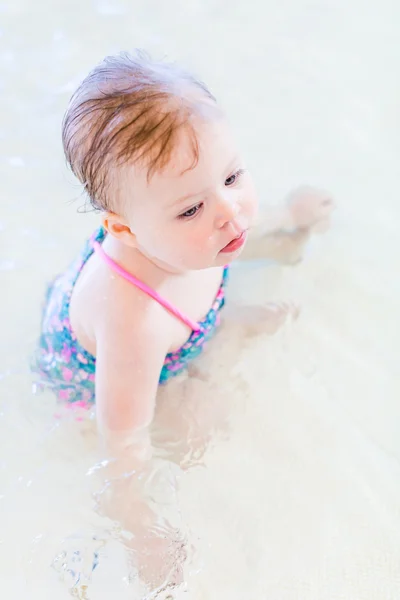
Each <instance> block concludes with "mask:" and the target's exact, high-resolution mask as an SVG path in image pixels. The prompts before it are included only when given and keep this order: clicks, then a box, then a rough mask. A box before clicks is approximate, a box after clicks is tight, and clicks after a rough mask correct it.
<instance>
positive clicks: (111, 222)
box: [102, 212, 136, 248]
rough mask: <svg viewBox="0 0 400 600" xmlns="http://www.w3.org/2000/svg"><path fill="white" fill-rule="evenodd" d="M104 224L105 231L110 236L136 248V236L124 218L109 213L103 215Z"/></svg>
mask: <svg viewBox="0 0 400 600" xmlns="http://www.w3.org/2000/svg"><path fill="white" fill-rule="evenodd" d="M102 223H103V227H104V229H106V231H107V232H108V233H109V234H110V235H112V236H113V237H115V238H116V239H117V240H119V241H120V242H122V243H123V244H126V245H127V246H131V247H132V248H136V235H135V234H134V233H133V232H132V230H131V228H130V227H129V225H127V223H126V222H125V220H124V219H123V217H121V216H120V215H117V214H116V213H112V212H107V213H104V214H103V218H102Z"/></svg>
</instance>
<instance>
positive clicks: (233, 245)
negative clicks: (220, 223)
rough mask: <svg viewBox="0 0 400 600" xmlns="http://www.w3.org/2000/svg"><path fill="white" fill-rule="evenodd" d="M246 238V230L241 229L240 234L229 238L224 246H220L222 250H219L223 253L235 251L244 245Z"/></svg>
mask: <svg viewBox="0 0 400 600" xmlns="http://www.w3.org/2000/svg"><path fill="white" fill-rule="evenodd" d="M246 239H247V231H242V233H241V234H240V235H238V236H236V237H235V238H233V240H231V241H230V242H229V244H227V245H226V246H225V247H224V248H222V250H220V252H222V253H224V254H229V253H231V252H236V251H237V250H239V249H240V248H241V247H242V246H244V244H245V242H246Z"/></svg>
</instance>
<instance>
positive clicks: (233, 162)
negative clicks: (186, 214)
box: [171, 155, 239, 206]
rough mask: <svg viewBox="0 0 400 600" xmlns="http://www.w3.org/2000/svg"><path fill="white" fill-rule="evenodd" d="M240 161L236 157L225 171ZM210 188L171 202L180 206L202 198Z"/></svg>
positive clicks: (172, 204)
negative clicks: (192, 199) (193, 199)
mask: <svg viewBox="0 0 400 600" xmlns="http://www.w3.org/2000/svg"><path fill="white" fill-rule="evenodd" d="M238 160H239V156H238V155H236V156H235V157H234V158H233V159H232V160H231V161H230V162H229V164H228V165H227V167H226V169H225V171H228V169H231V168H232V165H234V164H235V163H236V162H237V161H238ZM207 190H208V188H206V189H204V190H202V191H201V192H195V193H194V194H186V195H185V196H181V197H180V198H178V199H175V200H174V201H173V202H171V206H180V205H181V204H184V203H185V202H187V201H188V200H190V199H191V198H196V196H201V195H202V194H204V193H205V192H207Z"/></svg>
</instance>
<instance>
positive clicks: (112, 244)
mask: <svg viewBox="0 0 400 600" xmlns="http://www.w3.org/2000/svg"><path fill="white" fill-rule="evenodd" d="M103 247H104V250H105V251H106V252H107V254H108V255H109V256H110V258H112V259H113V260H115V262H117V263H118V264H120V265H121V266H122V267H124V269H126V270H127V271H129V272H132V273H135V274H137V273H138V272H145V271H146V270H147V271H149V270H150V271H153V272H154V273H156V272H157V273H158V274H159V275H164V276H171V275H185V274H186V273H187V271H186V270H179V269H175V268H174V267H172V266H171V265H168V264H167V263H164V262H162V261H161V260H158V259H156V258H153V257H151V256H149V255H147V254H146V253H145V252H143V251H142V250H141V249H140V248H135V247H132V246H128V245H127V244H124V243H123V242H120V241H119V240H118V239H117V238H115V237H114V236H113V235H111V234H107V236H106V238H105V240H104V243H103Z"/></svg>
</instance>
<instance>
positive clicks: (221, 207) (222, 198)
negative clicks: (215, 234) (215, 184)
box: [215, 190, 240, 229]
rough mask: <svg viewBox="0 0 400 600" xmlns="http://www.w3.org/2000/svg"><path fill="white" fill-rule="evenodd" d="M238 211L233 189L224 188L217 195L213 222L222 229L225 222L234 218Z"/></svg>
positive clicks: (237, 198) (238, 206)
mask: <svg viewBox="0 0 400 600" xmlns="http://www.w3.org/2000/svg"><path fill="white" fill-rule="evenodd" d="M239 211H240V202H239V197H238V195H237V194H236V193H235V192H234V191H233V190H226V191H225V190H224V191H223V192H221V193H220V194H219V195H218V197H217V205H216V218H215V223H216V227H217V228H218V229H222V228H223V227H224V226H225V225H226V224H227V223H231V222H232V221H234V220H235V219H236V217H237V216H238V214H239Z"/></svg>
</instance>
